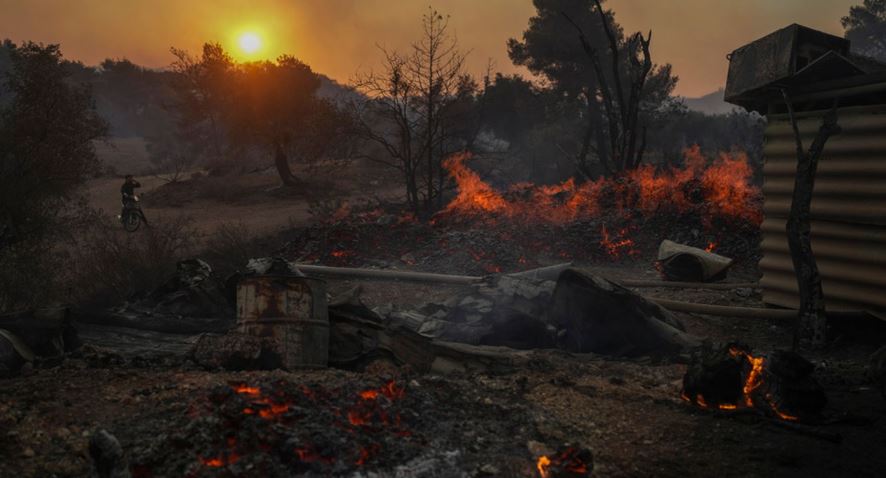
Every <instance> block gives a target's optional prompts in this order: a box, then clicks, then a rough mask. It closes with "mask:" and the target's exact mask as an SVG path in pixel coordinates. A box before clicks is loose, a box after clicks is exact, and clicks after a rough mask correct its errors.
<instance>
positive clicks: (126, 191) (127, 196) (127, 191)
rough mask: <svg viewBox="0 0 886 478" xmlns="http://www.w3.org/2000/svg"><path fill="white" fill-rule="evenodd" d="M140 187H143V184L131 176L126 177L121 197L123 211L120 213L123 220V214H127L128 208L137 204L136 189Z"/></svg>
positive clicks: (121, 187)
mask: <svg viewBox="0 0 886 478" xmlns="http://www.w3.org/2000/svg"><path fill="white" fill-rule="evenodd" d="M140 187H142V185H141V183H139V182H138V181H136V180H135V178H134V177H132V175H131V174H127V175H126V177H125V178H124V181H123V186H120V195H121V196H122V201H123V211H122V212H121V213H120V217H121V218H122V217H123V213H124V212H126V208H127V207H128V206H130V205H132V203H134V202H135V189H136V188H140Z"/></svg>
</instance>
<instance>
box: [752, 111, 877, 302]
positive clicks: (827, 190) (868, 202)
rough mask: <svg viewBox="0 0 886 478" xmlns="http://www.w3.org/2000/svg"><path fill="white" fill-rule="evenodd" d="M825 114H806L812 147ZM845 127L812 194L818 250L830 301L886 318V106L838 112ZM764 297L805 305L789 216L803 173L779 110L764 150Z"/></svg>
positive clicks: (803, 124) (824, 159) (802, 122)
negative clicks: (799, 175)
mask: <svg viewBox="0 0 886 478" xmlns="http://www.w3.org/2000/svg"><path fill="white" fill-rule="evenodd" d="M822 115H823V112H822V111H816V112H806V113H800V114H798V115H797V117H798V126H799V129H800V134H801V137H802V139H803V145H804V147H806V148H808V147H809V145H810V144H811V143H812V139H813V138H814V137H815V134H816V132H817V131H818V128H819V126H820V125H821V120H822ZM837 116H838V122H839V124H840V126H841V128H842V132H841V133H840V134H839V135H837V136H834V137H832V138H831V139H830V140H829V141H828V143H827V145H826V146H825V150H824V152H823V154H822V156H821V160H820V162H819V167H818V174H817V175H816V182H815V193H814V195H813V199H812V211H811V216H812V249H813V252H814V253H815V256H816V260H817V261H818V265H819V270H820V272H821V275H822V288H823V289H824V293H825V299H826V302H827V306H828V307H831V308H834V309H848V310H867V311H869V312H871V313H873V314H875V315H877V316H879V317H881V318H884V319H886V294H884V289H886V106H884V105H877V106H853V107H847V108H841V109H839V110H838V113H837ZM763 154H764V157H765V160H766V162H765V165H764V168H763V176H764V183H763V194H764V197H765V200H764V205H763V211H764V214H765V216H766V220H765V221H764V222H763V225H762V233H763V242H762V246H761V248H762V251H763V259H762V260H761V261H760V270H761V272H762V273H763V277H762V279H761V281H760V283H761V286H762V287H763V300H764V301H765V302H766V303H769V304H773V305H779V306H784V307H796V306H797V305H798V302H799V300H798V298H797V283H796V276H795V275H794V272H793V264H792V262H791V257H790V252H789V250H788V245H787V238H786V237H785V220H786V218H787V216H788V213H789V212H790V207H791V195H792V193H793V190H794V180H795V174H796V170H797V156H796V144H795V141H794V135H793V129H792V127H791V125H790V122H789V121H788V118H787V117H786V115H772V116H770V117H769V123H768V125H767V127H766V143H765V146H764V149H763Z"/></svg>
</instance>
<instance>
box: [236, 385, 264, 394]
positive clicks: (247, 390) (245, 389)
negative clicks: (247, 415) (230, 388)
mask: <svg viewBox="0 0 886 478" xmlns="http://www.w3.org/2000/svg"><path fill="white" fill-rule="evenodd" d="M234 391H235V392H237V393H239V394H241V395H259V394H260V393H261V391H260V390H259V389H258V387H249V386H246V385H237V386H235V387H234Z"/></svg>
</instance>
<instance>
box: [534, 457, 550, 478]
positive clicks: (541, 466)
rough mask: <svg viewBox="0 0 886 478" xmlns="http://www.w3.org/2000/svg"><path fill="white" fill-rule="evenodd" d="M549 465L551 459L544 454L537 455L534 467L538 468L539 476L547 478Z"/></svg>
mask: <svg viewBox="0 0 886 478" xmlns="http://www.w3.org/2000/svg"><path fill="white" fill-rule="evenodd" d="M549 466H551V459H550V458H548V457H547V456H545V455H542V456H540V457H538V461H537V462H536V463H535V467H536V468H538V474H539V475H541V478H548V467H549Z"/></svg>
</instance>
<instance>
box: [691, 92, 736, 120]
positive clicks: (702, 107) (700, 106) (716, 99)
mask: <svg viewBox="0 0 886 478" xmlns="http://www.w3.org/2000/svg"><path fill="white" fill-rule="evenodd" d="M723 91H724V90H723V88H720V89H719V90H717V91H715V92H713V93H710V94H707V95H704V96H702V97H701V98H683V102H684V103H685V104H686V106H687V107H688V108H689V109H690V110H692V111H698V112H699V113H704V114H708V115H725V114H726V113H729V112H730V111H732V110H734V109H736V108H738V106H735V105H732V104H729V103H727V102H725V101H723Z"/></svg>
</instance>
